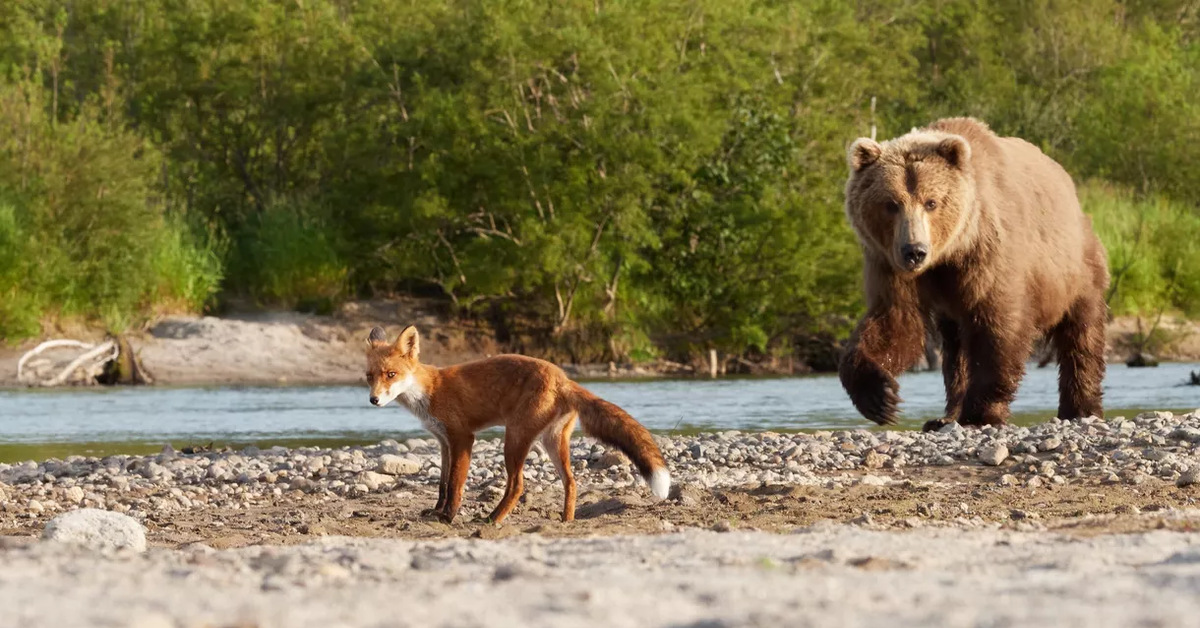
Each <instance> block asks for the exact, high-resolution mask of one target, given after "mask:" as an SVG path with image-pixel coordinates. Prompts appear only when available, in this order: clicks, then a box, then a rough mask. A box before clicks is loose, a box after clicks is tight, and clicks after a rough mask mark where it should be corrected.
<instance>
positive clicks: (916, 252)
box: [900, 242, 929, 271]
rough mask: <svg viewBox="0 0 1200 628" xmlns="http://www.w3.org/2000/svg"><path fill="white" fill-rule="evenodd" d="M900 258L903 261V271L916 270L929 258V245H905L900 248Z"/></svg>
mask: <svg viewBox="0 0 1200 628" xmlns="http://www.w3.org/2000/svg"><path fill="white" fill-rule="evenodd" d="M900 257H901V258H902V259H903V260H904V269H905V270H910V271H912V270H917V269H918V268H920V267H921V265H922V264H924V263H925V260H926V259H928V257H929V245H927V244H922V243H920V242H917V243H914V244H905V245H904V246H901V247H900Z"/></svg>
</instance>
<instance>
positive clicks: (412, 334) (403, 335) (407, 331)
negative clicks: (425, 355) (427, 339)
mask: <svg viewBox="0 0 1200 628" xmlns="http://www.w3.org/2000/svg"><path fill="white" fill-rule="evenodd" d="M393 351H395V352H396V353H399V354H400V355H406V356H408V357H411V358H415V357H417V354H419V353H420V352H421V337H420V336H419V335H418V334H417V328H416V327H413V326H412V325H409V326H408V327H405V328H404V331H402V332H400V337H399V338H397V339H396V344H395V346H394V348H393Z"/></svg>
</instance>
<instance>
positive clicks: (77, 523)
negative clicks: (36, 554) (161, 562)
mask: <svg viewBox="0 0 1200 628" xmlns="http://www.w3.org/2000/svg"><path fill="white" fill-rule="evenodd" d="M42 538H44V539H46V540H50V541H58V542H60V543H71V544H75V545H83V546H85V547H90V548H92V549H130V550H133V551H135V552H144V551H146V531H145V529H144V528H142V524H141V523H138V520H137V519H134V518H133V517H130V516H128V515H122V514H121V513H117V512H111V511H108V510H99V509H96V508H82V509H79V510H73V511H71V512H68V513H64V514H61V515H59V516H57V517H55V518H53V519H51V520H50V522H49V523H47V524H46V529H45V530H44V531H43V532H42Z"/></svg>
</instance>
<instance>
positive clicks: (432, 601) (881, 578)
mask: <svg viewBox="0 0 1200 628" xmlns="http://www.w3.org/2000/svg"><path fill="white" fill-rule="evenodd" d="M991 492H992V491H989V490H987V489H986V488H985V489H984V490H983V491H982V493H983V494H988V493H991ZM1126 492H1130V489H1120V490H1117V491H1113V490H1109V491H1096V492H1095V495H1089V494H1088V492H1087V489H1083V490H1081V491H1077V492H1065V493H1063V494H1055V493H1050V494H1043V495H1042V497H1041V498H1040V502H1041V503H1040V507H1039V503H1038V502H1039V499H1038V498H1031V497H1029V496H1024V495H1022V494H1021V491H1016V490H1013V491H998V492H997V494H995V495H987V496H986V497H971V496H970V491H969V489H967V488H965V487H964V488H959V489H954V490H951V491H950V492H940V491H939V490H938V489H934V490H933V491H932V492H930V491H924V492H922V491H917V492H913V491H912V490H911V489H908V490H904V489H902V488H900V489H896V490H891V491H882V490H875V489H867V488H864V489H863V490H862V491H851V492H848V493H845V494H842V495H835V494H829V493H824V492H822V491H820V490H813V491H808V490H805V491H800V492H795V491H784V492H778V493H774V494H771V495H756V494H755V493H754V492H753V491H719V492H715V493H713V494H712V495H702V496H698V497H697V501H698V503H697V504H695V505H694V506H681V505H680V504H679V503H678V502H677V501H676V502H674V503H673V502H671V501H668V502H662V503H660V504H658V505H655V506H645V505H640V504H634V503H626V505H625V510H624V511H620V512H612V513H607V514H596V515H595V517H594V519H591V520H584V521H582V522H577V524H573V525H570V526H567V525H558V524H546V523H545V522H544V518H543V517H541V516H537V515H539V514H540V513H537V512H536V511H534V507H535V505H536V502H537V500H534V502H535V504H534V505H529V506H527V507H526V508H525V509H523V512H522V513H521V514H520V515H519V516H518V518H517V519H516V521H514V524H513V525H512V526H506V527H505V528H501V529H500V531H501V534H500V535H501V536H504V535H505V534H511V536H506V537H505V538H501V539H493V538H490V537H491V533H489V532H485V531H486V530H489V529H490V528H489V527H488V526H483V525H481V524H473V523H464V524H462V525H461V526H457V527H451V528H450V529H448V530H447V529H432V528H429V527H427V526H428V525H429V524H424V523H415V522H413V520H412V518H411V517H412V512H411V511H412V509H413V508H415V507H416V505H417V504H414V503H412V502H413V501H423V499H424V498H425V497H426V496H422V498H421V499H420V500H413V499H411V497H412V496H409V495H404V494H397V495H395V496H392V497H391V498H385V499H387V503H382V502H372V501H369V500H368V501H364V502H357V503H354V502H352V503H347V504H343V505H342V507H341V508H342V509H343V510H344V511H345V514H346V515H348V516H345V517H340V516H339V517H337V518H339V519H341V520H342V521H347V522H350V523H345V524H338V523H334V522H332V521H331V522H330V524H329V529H330V532H333V533H347V532H349V533H355V534H357V533H361V532H364V531H384V532H387V533H388V534H390V535H395V536H398V537H401V538H399V539H379V538H362V537H361V536H355V537H353V538H351V537H345V536H328V537H322V536H320V535H319V534H308V535H301V534H296V533H291V534H289V535H288V536H287V538H286V540H287V541H289V542H292V543H295V544H294V545H290V546H272V545H250V546H244V542H241V541H239V542H235V543H232V544H231V545H232V546H239V547H234V548H232V549H223V550H217V549H214V548H213V546H215V547H222V546H225V545H226V543H224V542H222V538H226V539H228V536H225V537H222V536H221V535H223V534H224V535H227V534H228V533H229V532H230V531H233V530H234V529H238V528H241V527H242V524H243V523H248V522H249V521H248V519H253V518H255V517H262V518H267V519H270V520H272V521H275V522H282V521H285V520H286V519H287V516H286V515H285V514H284V512H283V511H279V512H276V513H274V514H273V515H268V514H267V513H240V514H238V515H237V516H223V519H224V522H225V523H224V525H221V526H215V525H213V523H214V521H212V520H210V522H209V524H208V525H207V526H193V525H192V523H189V522H188V520H187V519H186V518H183V519H181V520H177V521H174V522H171V525H170V526H169V527H173V528H176V529H177V530H178V531H176V532H165V531H164V529H163V528H158V529H154V528H152V530H151V532H152V536H153V538H154V539H155V541H156V542H155V545H157V546H158V547H154V548H152V549H151V550H150V551H149V552H147V553H145V554H140V555H137V554H126V553H116V554H108V555H105V554H99V553H94V552H90V551H86V550H77V549H71V548H68V547H66V546H59V545H56V544H53V543H48V542H41V543H37V542H34V541H31V540H28V539H20V538H12V537H7V539H8V540H4V539H5V538H6V537H0V562H2V563H3V565H4V568H3V569H2V570H0V608H3V609H4V611H5V612H4V615H3V618H2V619H0V624H2V625H6V626H85V625H86V626H139V627H143V628H148V627H151V626H153V627H155V628H157V627H160V626H161V627H165V626H228V627H234V626H238V627H251V626H256V627H257V626H261V627H264V628H265V627H274V626H280V627H283V626H288V627H296V626H425V627H429V626H530V625H534V626H537V625H554V626H563V627H569V626H589V627H592V626H687V627H720V626H783V625H788V626H827V625H837V626H934V625H937V626H1015V625H1054V626H1089V627H1091V626H1190V625H1195V622H1196V618H1197V617H1200V533H1197V532H1185V531H1179V530H1194V529H1195V526H1196V525H1197V523H1200V511H1196V510H1171V509H1170V506H1164V507H1163V509H1162V510H1156V511H1155V512H1154V513H1150V514H1147V513H1143V514H1140V515H1133V514H1125V515H1118V516H1116V517H1115V518H1113V519H1110V520H1111V521H1124V522H1126V523H1127V524H1128V527H1129V529H1136V530H1151V531H1142V532H1132V533H1122V534H1095V533H1094V532H1096V531H1097V530H1096V529H1095V528H1093V527H1089V526H1082V527H1081V526H1071V525H1066V526H1063V525H1060V524H1061V523H1063V522H1065V521H1067V520H1070V519H1074V520H1076V521H1077V522H1078V521H1080V518H1079V517H1067V516H1064V515H1065V513H1068V512H1069V511H1070V509H1072V508H1081V507H1082V508H1093V507H1095V505H1096V504H1098V503H1104V502H1106V501H1108V500H1111V501H1112V502H1114V503H1116V502H1123V503H1125V504H1126V505H1127V506H1128V505H1132V503H1133V502H1138V503H1143V504H1144V505H1145V506H1147V507H1150V506H1152V505H1155V504H1160V503H1178V502H1180V501H1183V500H1184V499H1185V498H1183V497H1173V496H1172V495H1171V494H1169V492H1162V491H1158V490H1149V491H1145V492H1143V493H1139V494H1138V495H1137V496H1133V495H1121V494H1122V493H1126ZM902 493H909V494H910V495H908V496H907V497H906V496H903V495H902ZM929 499H942V500H946V502H945V511H946V512H947V513H950V512H952V511H956V510H958V511H960V512H961V508H962V507H961V506H960V503H965V504H966V505H967V507H968V508H970V507H974V508H977V509H979V510H980V511H982V512H983V513H985V514H986V515H987V517H988V519H991V518H992V513H993V511H1000V512H1005V513H1010V514H1008V515H1007V516H1008V518H1009V519H1010V520H1011V519H1012V516H1013V515H1012V514H1011V512H1012V509H1011V508H1009V506H1028V507H1030V508H1032V510H1029V511H1022V512H1024V513H1025V515H1022V516H1021V520H1020V521H1019V522H1018V523H1024V524H1025V526H1024V527H1025V528H1027V529H1029V528H1038V527H1040V524H1039V522H1042V523H1045V524H1049V525H1050V526H1051V527H1054V528H1056V530H1055V531H1053V532H1046V531H1021V530H1017V529H1014V528H1015V527H1016V526H1013V525H1003V526H1001V525H988V524H986V523H985V524H982V525H980V524H978V523H976V524H971V523H964V522H958V523H954V522H953V519H952V515H950V514H946V515H944V516H942V517H941V518H940V520H941V521H942V523H944V524H946V525H939V524H938V521H939V516H938V515H937V514H934V515H933V516H932V517H925V518H922V517H921V515H920V514H918V511H917V510H915V509H912V508H911V506H912V505H914V503H920V502H921V501H922V500H929ZM959 499H963V500H965V501H963V502H960V503H956V501H957V500H959ZM618 500H619V501H622V502H627V501H628V500H627V499H625V498H618ZM835 504H838V505H835ZM297 506H299V505H297ZM1100 509H1101V510H1104V509H1105V508H1104V507H1100ZM855 510H862V511H865V512H876V513H879V514H878V515H877V516H874V517H871V519H872V520H873V521H872V522H870V523H867V522H861V521H862V519H861V518H860V519H859V521H860V523H857V524H856V523H838V522H837V521H838V520H844V519H846V517H847V515H848V514H850V513H851V512H853V511H855ZM322 511H323V509H321V508H317V509H315V510H314V509H312V508H303V507H301V508H298V509H296V510H294V511H293V512H292V513H291V517H292V518H296V517H301V518H303V517H304V516H305V515H304V514H303V513H309V514H308V516H309V517H310V518H312V517H319V516H320V513H321V512H322ZM906 511H908V512H906ZM329 512H331V513H332V512H333V511H332V510H331V511H329ZM934 512H935V513H938V512H942V509H938V510H936V511H934ZM829 514H833V515H835V516H834V519H833V520H832V521H831V520H829V519H827V518H826V517H825V515H829ZM905 514H911V516H912V517H917V518H919V519H921V520H922V521H930V522H931V523H930V524H918V525H917V527H916V528H915V529H909V524H904V525H902V526H897V525H895V522H896V521H903V519H900V517H901V516H902V515H905ZM226 515H229V513H226ZM1104 517H1107V515H1105V516H1104ZM372 518H375V519H378V520H379V521H378V525H377V526H376V527H371V525H370V520H371V519H372ZM954 518H961V517H954ZM1084 519H1087V518H1086V517H1085V518H1084ZM355 520H359V521H361V523H353V522H354V521H355ZM714 520H716V521H717V524H715V525H713V526H711V527H710V528H709V529H705V528H702V527H699V526H696V525H693V524H704V523H707V522H709V521H714ZM651 521H653V522H655V523H654V525H655V526H657V527H658V530H657V531H655V532H654V533H653V534H631V533H635V532H637V531H638V530H639V527H646V526H649V525H650V523H649V522H651ZM672 521H679V522H680V523H681V524H682V523H684V522H688V524H689V525H674V524H670V522H672ZM729 521H733V523H732V524H729V523H728V522H729ZM967 521H969V520H967ZM721 522H726V523H725V524H722V523H721ZM804 522H812V523H811V524H810V525H809V524H805V523H804ZM389 523H390V524H391V525H390V526H389V525H388V524H389ZM164 524H165V522H164ZM531 524H532V528H531V529H525V530H518V528H521V527H524V526H527V525H531ZM754 524H761V526H762V527H763V528H764V529H761V530H755V529H753V528H754V527H757V526H756V525H754ZM306 525H307V526H308V529H309V530H310V531H313V530H317V526H323V525H325V524H318V523H308V524H306ZM439 525H440V524H439ZM164 527H167V526H165V525H164ZM900 528H904V529H900ZM1154 528H1165V529H1154ZM183 529H186V530H187V531H186V532H184V531H182V530H183ZM222 529H223V530H222ZM767 529H771V531H767ZM471 530H474V532H473V536H475V537H482V538H445V537H446V536H451V537H460V536H471V535H472V534H468V532H469V531H471ZM504 530H508V532H504ZM388 531H390V532H388ZM1108 531H1112V528H1110V529H1109V530H1108ZM412 537H421V538H422V540H412ZM423 537H428V539H424V538H423ZM186 539H204V540H207V541H208V542H209V543H207V544H184V545H176V542H177V541H183V540H186ZM171 546H175V547H177V548H176V549H172V548H171Z"/></svg>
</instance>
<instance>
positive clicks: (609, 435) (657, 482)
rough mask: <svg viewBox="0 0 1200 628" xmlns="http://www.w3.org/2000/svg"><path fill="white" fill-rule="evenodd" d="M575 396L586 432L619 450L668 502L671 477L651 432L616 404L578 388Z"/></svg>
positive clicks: (652, 491) (580, 419)
mask: <svg viewBox="0 0 1200 628" xmlns="http://www.w3.org/2000/svg"><path fill="white" fill-rule="evenodd" d="M572 397H573V398H574V401H575V411H576V412H578V413H579V422H580V424H582V426H583V432H584V433H585V434H587V435H588V436H591V437H592V438H596V439H598V440H600V441H601V442H603V443H605V444H607V445H611V446H613V447H616V448H617V449H620V450H621V453H623V454H625V457H627V458H629V460H630V462H632V463H633V466H635V467H637V470H638V473H640V474H641V475H642V478H644V479H645V480H646V484H648V485H649V486H650V492H651V493H654V495H655V497H658V498H659V499H666V497H667V494H668V493H669V492H670V490H671V474H670V473H669V472H668V471H667V462H666V460H665V459H663V455H662V451H661V450H659V448H658V444H657V443H655V442H654V437H653V436H651V435H650V431H649V430H647V429H646V428H645V427H643V426H642V424H641V423H638V422H637V421H635V420H634V418H633V417H631V416H629V413H628V412H625V411H624V410H622V409H621V408H620V407H619V406H617V405H616V404H614V403H609V402H607V401H605V400H603V399H601V398H599V397H597V396H596V395H593V394H592V393H591V392H589V391H588V390H586V389H584V388H583V387H580V386H578V385H576V390H574V391H573V395H572Z"/></svg>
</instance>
